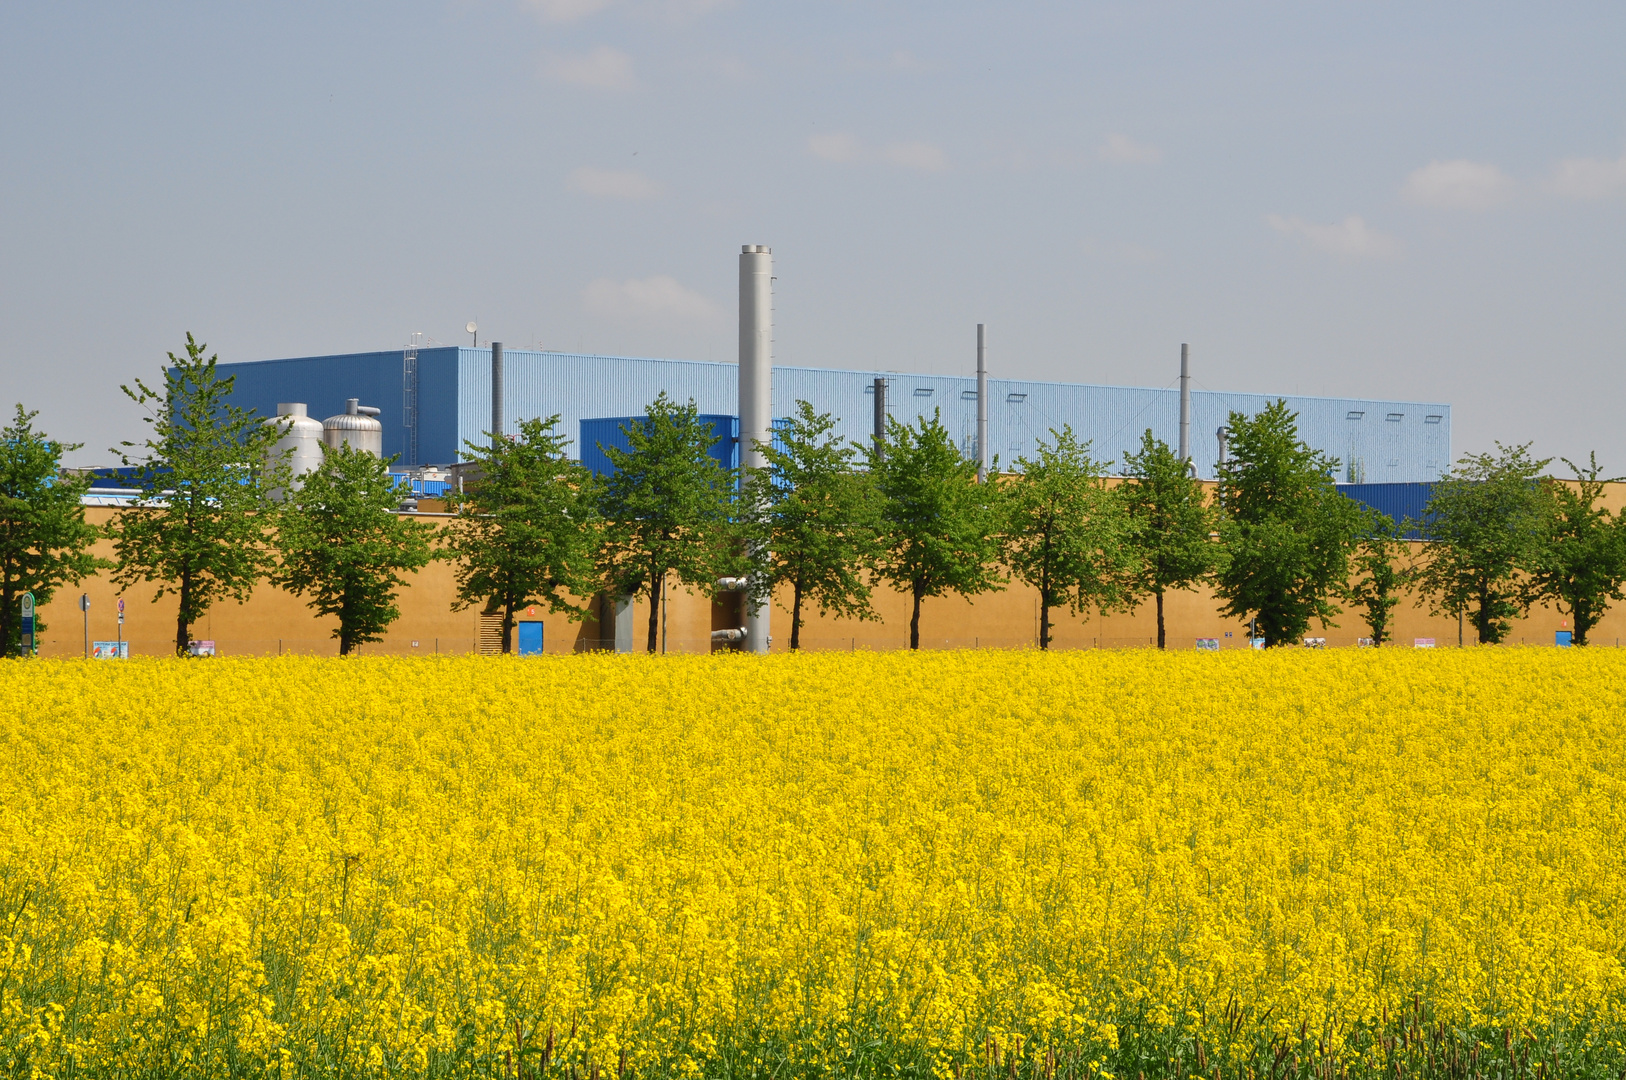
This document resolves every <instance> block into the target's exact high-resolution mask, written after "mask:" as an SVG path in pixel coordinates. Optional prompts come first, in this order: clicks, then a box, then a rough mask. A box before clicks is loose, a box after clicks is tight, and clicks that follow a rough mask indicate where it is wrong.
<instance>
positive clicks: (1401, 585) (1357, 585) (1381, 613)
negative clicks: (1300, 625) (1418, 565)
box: [1349, 510, 1412, 647]
mask: <svg viewBox="0 0 1626 1080" xmlns="http://www.w3.org/2000/svg"><path fill="white" fill-rule="evenodd" d="M1365 520H1366V526H1365V529H1364V530H1363V532H1362V535H1361V539H1360V543H1359V544H1358V545H1357V546H1356V548H1355V558H1354V562H1353V569H1354V571H1355V574H1356V577H1355V579H1354V581H1352V582H1351V583H1350V587H1349V600H1350V602H1351V603H1352V604H1354V605H1355V606H1356V607H1358V608H1360V609H1361V611H1362V612H1363V614H1362V618H1364V619H1365V620H1366V627H1367V630H1368V631H1370V632H1371V634H1372V645H1373V646H1374V647H1379V646H1382V645H1383V644H1384V643H1385V642H1386V641H1388V640H1389V638H1390V637H1391V636H1392V635H1391V634H1390V632H1389V621H1390V619H1391V617H1392V616H1393V614H1394V609H1395V606H1396V605H1397V604H1399V603H1400V594H1401V592H1402V591H1404V590H1405V589H1406V588H1407V587H1408V586H1409V585H1410V584H1411V581H1412V573H1411V570H1410V569H1409V568H1407V567H1403V566H1400V565H1398V563H1399V562H1400V560H1401V559H1403V558H1404V557H1405V555H1406V543H1405V541H1403V540H1401V539H1400V534H1399V530H1398V529H1397V528H1396V526H1395V522H1394V519H1393V518H1391V517H1390V516H1389V515H1388V514H1384V513H1380V512H1378V511H1376V510H1370V511H1367V513H1366V514H1365Z"/></svg>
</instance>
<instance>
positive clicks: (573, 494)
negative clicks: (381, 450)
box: [445, 415, 598, 653]
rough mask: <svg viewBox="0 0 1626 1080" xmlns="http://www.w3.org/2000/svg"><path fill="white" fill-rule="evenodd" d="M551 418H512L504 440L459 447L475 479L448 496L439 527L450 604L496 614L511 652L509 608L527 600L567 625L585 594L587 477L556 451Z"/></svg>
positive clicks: (591, 500) (589, 554) (562, 443)
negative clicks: (452, 514)
mask: <svg viewBox="0 0 1626 1080" xmlns="http://www.w3.org/2000/svg"><path fill="white" fill-rule="evenodd" d="M558 424H559V417H558V416H557V415H555V416H550V417H548V418H547V419H546V420H541V419H531V420H522V421H520V425H519V431H518V433H517V434H515V435H514V436H512V437H510V438H504V439H499V440H495V441H492V440H488V441H487V442H486V443H484V444H478V443H468V444H466V445H467V447H468V453H469V455H470V459H471V460H472V461H474V462H475V463H477V464H478V465H479V468H480V475H479V480H478V482H476V483H474V484H473V485H471V486H470V488H469V491H468V492H467V493H466V494H464V495H462V496H460V497H457V498H456V499H455V500H454V501H455V504H456V506H457V514H458V517H457V525H456V527H454V528H452V529H449V530H448V531H447V533H446V538H445V539H446V549H447V553H448V556H449V557H450V558H451V559H453V560H454V562H455V564H456V565H455V569H454V574H455V576H456V581H457V601H456V604H455V610H459V611H461V610H464V609H466V608H469V607H471V606H473V605H475V604H479V605H480V606H481V607H482V608H483V609H484V610H486V611H491V612H498V611H500V612H502V651H503V652H505V653H506V652H512V651H513V648H514V614H515V612H517V611H519V610H520V609H521V608H524V607H526V606H528V605H530V604H533V603H541V604H546V605H547V607H548V610H549V611H551V612H554V613H555V614H560V615H564V616H565V617H566V618H568V619H571V620H572V621H574V620H577V619H580V618H582V617H583V616H584V615H586V614H587V608H586V607H584V606H582V605H581V604H579V603H577V602H576V601H577V600H579V599H581V598H585V597H588V596H590V595H591V594H592V592H593V544H594V539H595V530H596V528H597V515H598V510H597V506H596V505H595V501H596V499H597V497H598V495H597V485H596V481H595V479H594V477H593V474H592V473H591V472H589V471H588V470H587V469H585V468H583V467H582V466H581V465H580V464H579V463H577V462H574V461H571V460H570V458H569V457H567V456H566V454H565V447H566V446H567V445H568V441H569V440H568V439H567V438H566V436H564V435H563V434H561V433H560V432H559V431H558V430H557V428H558Z"/></svg>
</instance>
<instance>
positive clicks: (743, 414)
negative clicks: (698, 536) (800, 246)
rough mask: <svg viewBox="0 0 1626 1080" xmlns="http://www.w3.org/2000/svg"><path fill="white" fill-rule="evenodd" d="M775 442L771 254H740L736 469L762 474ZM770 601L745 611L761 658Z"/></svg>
mask: <svg viewBox="0 0 1626 1080" xmlns="http://www.w3.org/2000/svg"><path fill="white" fill-rule="evenodd" d="M772 438H773V251H772V249H771V248H768V247H766V246H764V245H762V244H746V245H745V246H744V247H742V248H741V249H740V468H742V469H763V468H766V467H767V465H768V459H767V457H766V455H764V454H763V453H762V451H761V450H759V449H758V448H757V447H758V444H759V443H760V444H761V445H763V446H766V445H768V442H769V440H770V439H772ZM772 610H773V604H772V601H771V600H770V601H768V602H765V603H763V605H762V606H761V607H758V608H755V609H748V610H747V611H746V612H745V631H746V634H745V648H746V649H747V650H749V651H751V652H754V653H765V652H767V651H768V646H769V644H770V642H771V640H772V639H771V638H770V637H769V634H770V633H771V632H772V631H771V627H770V618H769V615H770V613H771V611H772Z"/></svg>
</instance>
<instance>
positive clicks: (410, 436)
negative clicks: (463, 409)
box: [401, 333, 423, 467]
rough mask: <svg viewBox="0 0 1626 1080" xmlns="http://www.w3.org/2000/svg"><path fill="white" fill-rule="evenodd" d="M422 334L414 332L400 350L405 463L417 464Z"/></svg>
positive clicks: (412, 465)
mask: <svg viewBox="0 0 1626 1080" xmlns="http://www.w3.org/2000/svg"><path fill="white" fill-rule="evenodd" d="M422 344H423V335H422V334H418V333H415V334H413V335H412V342H411V344H409V345H408V346H407V347H406V348H404V349H402V350H401V423H402V424H403V425H404V426H405V427H406V463H407V465H408V466H409V467H416V466H417V464H418V349H419V347H420V346H421V345H422Z"/></svg>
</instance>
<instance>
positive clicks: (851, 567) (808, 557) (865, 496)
mask: <svg viewBox="0 0 1626 1080" xmlns="http://www.w3.org/2000/svg"><path fill="white" fill-rule="evenodd" d="M834 429H835V421H834V420H832V419H831V418H830V416H829V414H827V413H815V412H814V411H813V407H812V406H811V405H809V404H808V403H807V402H805V401H798V402H797V403H796V415H795V416H793V417H791V418H790V419H789V421H788V422H787V423H786V424H784V425H783V426H781V427H780V428H779V429H778V430H777V431H775V433H774V439H773V440H772V442H771V443H770V444H767V445H760V444H759V448H760V449H761V451H762V453H763V455H764V457H766V459H767V468H765V469H762V470H758V471H756V472H755V474H754V475H749V476H747V477H746V480H745V484H744V494H743V498H742V500H741V501H742V503H743V504H744V505H745V506H747V507H749V508H750V510H749V511H748V513H749V515H750V517H751V520H752V521H753V522H754V524H755V526H756V528H755V532H754V535H753V537H752V545H753V550H754V557H753V560H752V571H751V577H752V582H753V585H754V586H755V588H754V589H753V595H752V598H751V599H752V601H761V600H763V599H765V598H766V597H768V596H770V595H771V593H772V591H773V589H774V587H775V586H777V585H781V584H783V585H788V586H789V587H790V593H791V602H790V647H791V649H793V650H794V649H799V648H801V634H802V623H803V604H804V603H812V604H815V605H817V606H818V609H819V614H821V615H835V616H836V617H838V618H844V619H874V618H875V617H876V615H875V610H874V608H872V607H871V606H870V586H869V582H868V581H867V580H866V577H865V571H866V569H867V568H868V567H869V566H870V565H871V564H872V562H873V560H874V555H875V545H876V532H877V529H878V527H879V523H880V519H879V517H878V512H877V501H876V497H875V490H874V487H873V486H872V484H871V482H870V477H869V476H868V475H867V474H865V473H862V472H857V471H855V470H854V467H853V466H854V462H855V460H856V457H857V450H856V449H855V448H854V447H853V446H852V445H850V444H848V443H845V442H843V441H841V440H840V439H839V438H837V437H836V436H834V435H832V434H831V433H832V431H834Z"/></svg>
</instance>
